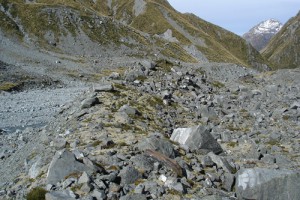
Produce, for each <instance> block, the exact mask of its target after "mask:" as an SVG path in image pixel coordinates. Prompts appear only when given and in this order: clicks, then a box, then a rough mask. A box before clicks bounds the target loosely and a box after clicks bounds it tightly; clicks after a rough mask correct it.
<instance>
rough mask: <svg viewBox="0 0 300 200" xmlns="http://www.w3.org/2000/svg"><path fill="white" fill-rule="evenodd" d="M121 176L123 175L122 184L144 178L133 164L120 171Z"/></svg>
mask: <svg viewBox="0 0 300 200" xmlns="http://www.w3.org/2000/svg"><path fill="white" fill-rule="evenodd" d="M119 176H120V177H121V184H123V185H125V184H132V183H134V182H135V181H136V180H138V179H140V178H142V175H141V174H140V172H139V171H138V170H136V169H135V168H134V167H131V166H128V167H125V168H123V169H122V170H121V171H120V173H119Z"/></svg>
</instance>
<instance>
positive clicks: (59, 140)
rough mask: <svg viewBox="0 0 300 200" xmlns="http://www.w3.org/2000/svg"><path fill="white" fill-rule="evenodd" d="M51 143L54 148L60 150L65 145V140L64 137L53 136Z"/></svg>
mask: <svg viewBox="0 0 300 200" xmlns="http://www.w3.org/2000/svg"><path fill="white" fill-rule="evenodd" d="M52 144H53V146H54V148H55V149H56V150H61V149H63V148H65V147H66V144H67V141H66V139H65V138H55V139H54V140H53V143H52Z"/></svg>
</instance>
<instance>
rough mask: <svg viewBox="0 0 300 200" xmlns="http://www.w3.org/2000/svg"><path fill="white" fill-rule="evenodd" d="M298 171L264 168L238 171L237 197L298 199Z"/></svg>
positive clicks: (299, 176)
mask: <svg viewBox="0 0 300 200" xmlns="http://www.w3.org/2000/svg"><path fill="white" fill-rule="evenodd" d="M299 188H300V173H299V172H295V171H290V170H275V169H265V168H253V169H242V170H240V171H239V172H238V175H237V181H236V192H237V197H238V199H300V190H299Z"/></svg>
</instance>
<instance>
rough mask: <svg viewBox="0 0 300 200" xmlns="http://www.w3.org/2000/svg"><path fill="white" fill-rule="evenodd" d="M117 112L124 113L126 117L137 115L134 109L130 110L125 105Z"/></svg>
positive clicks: (130, 108)
mask: <svg viewBox="0 0 300 200" xmlns="http://www.w3.org/2000/svg"><path fill="white" fill-rule="evenodd" d="M119 112H124V113H126V114H127V115H135V114H138V111H137V110H136V109H135V108H132V107H131V106H129V105H127V104H125V105H123V106H122V107H121V108H120V109H119Z"/></svg>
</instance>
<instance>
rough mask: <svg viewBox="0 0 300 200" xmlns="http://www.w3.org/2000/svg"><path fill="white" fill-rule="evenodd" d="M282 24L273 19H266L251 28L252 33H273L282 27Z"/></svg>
mask: <svg viewBox="0 0 300 200" xmlns="http://www.w3.org/2000/svg"><path fill="white" fill-rule="evenodd" d="M282 26H283V25H282V24H281V23H280V22H279V21H278V20H275V19H268V20H266V21H263V22H261V23H260V24H258V25H257V26H255V27H254V28H253V33H254V34H263V33H273V34H276V33H278V31H280V29H281V28H282Z"/></svg>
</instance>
